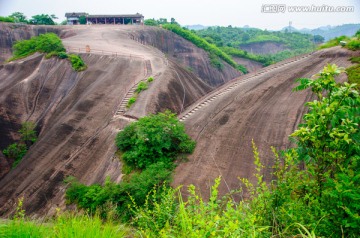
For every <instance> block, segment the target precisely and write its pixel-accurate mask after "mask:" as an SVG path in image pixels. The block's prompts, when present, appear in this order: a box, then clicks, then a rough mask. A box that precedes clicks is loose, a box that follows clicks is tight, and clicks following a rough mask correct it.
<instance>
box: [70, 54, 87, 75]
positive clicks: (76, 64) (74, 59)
mask: <svg viewBox="0 0 360 238" xmlns="http://www.w3.org/2000/svg"><path fill="white" fill-rule="evenodd" d="M68 59H69V60H70V63H71V66H72V68H73V69H74V70H75V71H78V72H79V71H83V70H85V69H87V65H86V64H85V62H84V61H83V60H82V59H81V57H80V56H79V55H75V54H68Z"/></svg>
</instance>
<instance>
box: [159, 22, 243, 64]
mask: <svg viewBox="0 0 360 238" xmlns="http://www.w3.org/2000/svg"><path fill="white" fill-rule="evenodd" d="M163 28H165V29H167V30H169V31H172V32H174V33H176V34H177V35H179V36H181V37H183V38H185V39H186V40H188V41H190V42H192V43H193V44H194V45H196V46H197V47H199V48H202V49H204V50H205V51H206V52H208V53H209V56H210V58H211V56H212V55H214V56H217V57H219V58H220V59H222V60H224V61H225V62H226V63H228V64H229V65H231V66H232V67H234V68H237V66H238V64H237V63H236V62H235V61H234V60H233V59H232V58H231V57H230V56H229V55H227V54H226V53H225V52H223V51H222V50H220V49H219V48H218V47H217V46H216V45H213V44H210V43H209V42H207V41H206V40H205V39H203V38H201V37H200V36H198V35H196V34H195V33H193V32H192V31H189V30H187V29H186V28H181V27H180V26H178V25H177V24H166V25H163ZM216 65H218V64H216Z"/></svg>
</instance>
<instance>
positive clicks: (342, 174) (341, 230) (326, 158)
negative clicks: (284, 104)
mask: <svg viewBox="0 0 360 238" xmlns="http://www.w3.org/2000/svg"><path fill="white" fill-rule="evenodd" d="M342 72H343V69H342V68H338V67H337V66H336V65H327V66H326V67H325V68H324V70H323V71H322V72H320V73H319V74H318V75H316V78H315V79H300V80H299V82H300V85H299V86H298V87H296V88H295V90H303V89H306V88H311V90H312V91H313V92H314V93H315V95H316V96H317V100H315V101H313V102H309V103H307V106H308V107H309V112H308V113H307V114H306V115H305V116H304V122H303V124H301V125H300V127H299V129H298V130H296V131H295V132H294V133H293V134H292V135H291V136H292V137H294V138H296V142H297V145H298V148H297V153H298V155H299V156H298V159H299V160H300V161H303V162H304V163H305V164H306V166H307V170H308V172H309V174H310V175H311V176H313V177H314V179H315V183H314V184H315V187H314V189H313V190H312V194H311V195H312V196H314V197H316V198H317V199H319V201H320V208H321V210H322V213H323V215H324V214H326V215H325V217H324V221H323V223H324V224H325V225H324V226H325V228H324V230H323V231H322V232H323V235H324V236H325V237H329V236H336V237H341V236H343V237H344V235H345V237H356V234H358V231H359V229H360V222H359V221H360V217H359V214H360V206H359V205H358V204H359V203H358V201H359V198H360V173H359V171H360V156H359V155H360V130H359V123H360V97H359V93H358V91H357V90H356V84H348V83H346V82H345V83H344V84H338V83H337V82H336V81H335V76H337V75H339V74H340V73H342ZM320 218H321V217H318V219H320ZM327 230H328V231H327Z"/></svg>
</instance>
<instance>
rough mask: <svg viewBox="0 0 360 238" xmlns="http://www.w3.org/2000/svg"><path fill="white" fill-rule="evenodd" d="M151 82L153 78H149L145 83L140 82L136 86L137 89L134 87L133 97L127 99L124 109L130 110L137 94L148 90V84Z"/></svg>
mask: <svg viewBox="0 0 360 238" xmlns="http://www.w3.org/2000/svg"><path fill="white" fill-rule="evenodd" d="M152 81H154V78H153V77H149V78H148V79H147V80H146V81H141V82H140V83H139V84H138V85H137V87H136V89H135V94H134V96H132V97H131V98H130V99H129V101H128V103H127V104H126V107H127V108H130V107H131V106H132V105H133V104H134V103H135V102H136V99H137V97H138V95H139V93H141V92H142V91H145V90H146V89H148V88H149V84H150V83H151V82H152Z"/></svg>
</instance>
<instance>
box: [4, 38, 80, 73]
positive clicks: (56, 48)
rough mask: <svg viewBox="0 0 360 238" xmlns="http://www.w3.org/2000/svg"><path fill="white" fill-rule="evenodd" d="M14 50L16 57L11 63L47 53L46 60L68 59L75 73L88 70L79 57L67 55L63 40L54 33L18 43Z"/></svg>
mask: <svg viewBox="0 0 360 238" xmlns="http://www.w3.org/2000/svg"><path fill="white" fill-rule="evenodd" d="M13 49H14V53H13V55H14V56H13V57H12V58H11V59H9V61H11V60H15V59H19V58H23V57H27V56H29V55H31V54H33V53H35V52H41V53H47V54H46V58H50V57H52V56H58V57H59V58H60V59H68V60H69V61H70V63H71V66H72V68H73V69H74V70H75V71H83V70H85V69H86V68H87V66H86V64H85V63H84V61H83V60H82V59H81V57H80V56H79V55H75V54H66V52H65V48H64V45H63V44H62V42H61V39H60V38H59V37H58V36H57V35H56V34H54V33H46V34H41V35H39V36H35V37H32V38H30V39H29V40H21V41H17V42H16V43H15V44H14V46H13Z"/></svg>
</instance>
